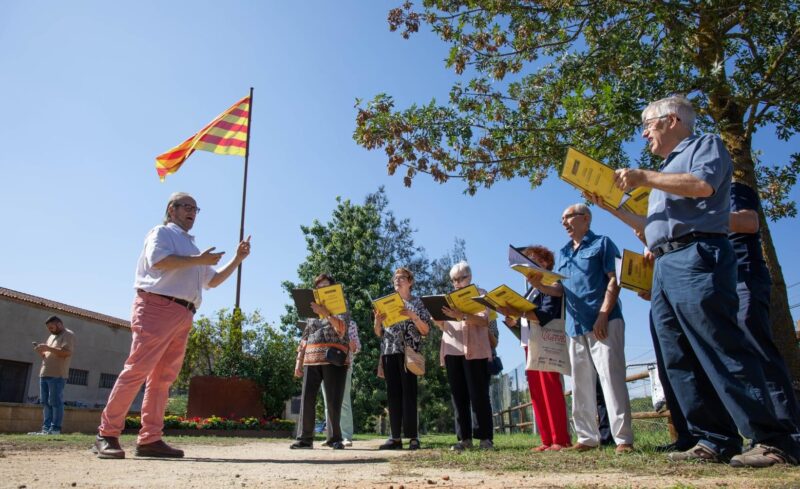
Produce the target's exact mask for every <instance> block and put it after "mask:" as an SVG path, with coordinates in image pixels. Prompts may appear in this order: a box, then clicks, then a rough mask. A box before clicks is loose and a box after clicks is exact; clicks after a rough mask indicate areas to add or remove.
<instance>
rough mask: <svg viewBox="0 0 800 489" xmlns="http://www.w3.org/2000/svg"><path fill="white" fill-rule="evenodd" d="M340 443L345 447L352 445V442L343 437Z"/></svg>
mask: <svg viewBox="0 0 800 489" xmlns="http://www.w3.org/2000/svg"><path fill="white" fill-rule="evenodd" d="M342 445H344V446H346V447H352V446H353V442H352V441H351V440H348V439H347V438H345V439H344V440H342Z"/></svg>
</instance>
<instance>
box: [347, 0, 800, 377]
mask: <svg viewBox="0 0 800 489" xmlns="http://www.w3.org/2000/svg"><path fill="white" fill-rule="evenodd" d="M422 5H423V6H422V9H421V10H417V9H415V7H414V6H413V5H412V3H411V2H406V3H405V4H403V5H402V6H401V7H399V8H396V9H393V10H391V11H390V12H389V17H388V21H389V26H390V29H391V30H397V29H400V30H401V31H402V35H403V37H406V38H408V37H409V36H410V35H411V34H412V33H414V32H417V31H418V30H419V28H420V24H421V23H427V24H428V25H429V26H430V27H431V29H432V30H433V32H434V33H436V34H437V35H438V36H439V37H440V38H441V39H442V40H443V41H444V42H446V43H448V44H449V45H450V46H451V47H450V52H449V56H448V58H447V60H446V64H447V66H448V67H449V68H452V69H453V70H455V72H456V73H458V74H465V75H468V79H467V80H465V81H464V82H458V83H456V84H455V85H454V86H453V87H452V89H451V91H450V100H449V101H448V103H447V104H443V105H439V104H437V103H436V102H435V101H431V102H430V103H428V104H425V105H421V106H418V105H412V106H410V107H408V108H405V109H402V110H398V109H396V108H395V106H394V100H393V99H392V97H391V96H390V95H386V94H380V95H377V96H376V97H375V98H374V99H373V100H371V101H369V102H367V103H363V102H361V101H358V102H357V107H358V114H357V119H356V131H355V134H354V138H355V140H356V141H357V142H358V143H359V144H361V145H362V146H364V147H365V148H368V149H376V148H383V149H384V151H385V152H386V155H387V157H388V170H389V173H390V174H394V173H395V172H396V171H397V170H398V169H402V170H403V171H404V173H405V175H404V178H405V184H406V185H411V182H412V179H413V178H414V177H415V176H416V175H417V174H418V173H427V174H429V175H431V176H432V177H433V178H434V179H435V180H436V181H438V182H446V181H447V180H449V179H451V178H458V179H462V180H463V182H464V183H465V185H466V190H465V191H466V192H468V193H469V194H474V193H475V192H476V191H477V190H478V188H480V187H485V188H488V187H491V185H492V184H493V183H494V182H496V181H498V180H502V179H510V178H516V177H523V178H527V179H528V180H529V181H530V184H531V187H537V186H538V185H540V184H541V183H542V181H543V180H544V178H545V177H546V176H547V175H548V174H549V173H550V172H551V171H552V170H553V169H555V168H557V167H558V166H559V165H560V164H561V162H562V161H563V159H564V155H565V153H566V148H567V146H575V147H578V148H581V149H583V150H585V151H587V152H589V153H590V154H592V155H593V156H594V157H596V158H598V159H600V160H602V161H605V162H607V163H609V164H610V165H612V166H616V167H624V166H629V165H630V164H631V163H632V161H631V160H632V158H630V157H629V156H628V154H626V152H625V151H624V149H623V145H624V144H625V143H626V142H630V141H631V140H633V138H634V137H635V136H636V135H638V134H639V132H640V130H641V128H640V112H641V110H642V109H643V107H644V106H645V105H646V104H647V102H649V101H651V100H654V99H658V98H662V97H664V96H667V95H669V94H672V93H681V94H685V95H686V96H688V97H689V98H690V99H691V100H692V101H693V102H694V104H695V107H696V108H697V109H698V114H699V126H700V128H701V130H707V131H713V132H717V133H719V134H720V135H721V136H722V139H723V140H724V142H725V144H726V146H727V148H728V150H729V151H730V153H731V156H732V157H733V162H734V175H735V178H736V179H739V180H741V181H743V182H745V183H747V184H748V185H750V186H752V187H753V188H756V189H758V191H759V192H760V194H761V197H762V199H763V202H764V210H763V212H761V213H760V216H759V217H760V221H761V237H762V241H763V249H764V256H765V259H766V261H767V266H768V267H769V270H770V275H771V277H772V282H773V288H772V319H773V332H774V336H775V341H776V343H777V344H778V345H780V346H781V348H782V352H783V354H784V355H785V357H786V360H787V363H789V366H790V368H791V370H792V372H793V374H794V376H795V378H799V377H800V355H798V349H797V346H796V341H795V338H794V327H793V325H792V319H791V315H790V312H789V306H788V301H787V296H786V284H785V282H784V278H783V273H782V271H781V267H780V264H779V263H778V259H777V255H776V252H775V247H774V245H773V241H772V236H771V235H770V231H769V226H768V222H767V218H770V219H771V220H776V219H779V218H782V217H794V216H795V215H796V208H795V203H794V202H793V201H790V200H789V199H788V195H789V191H790V190H791V189H792V187H793V186H794V184H795V181H796V177H797V173H798V171H800V153H795V154H793V155H792V156H791V157H790V158H789V161H777V162H766V163H769V164H768V165H761V164H759V162H758V161H757V158H756V151H755V150H757V149H758V148H753V144H752V142H753V135H754V134H755V132H756V131H757V130H759V129H764V130H769V131H774V134H775V137H776V139H778V140H781V141H788V140H789V139H790V138H792V136H794V135H795V134H796V133H797V131H798V128H799V127H800V61H799V60H800V21H799V19H800V13H798V2H797V1H796V0H788V1H787V0H764V1H758V2H755V1H741V0H740V1H735V0H715V1H707V0H693V1H688V0H661V1H649V0H644V1H636V0H596V1H585V0H558V1H547V0H546V1H525V0H471V1H456V0H424V1H423V2H422ZM633 159H635V160H637V162H638V164H639V165H642V166H648V167H652V165H653V163H654V162H653V160H652V159H651V157H650V156H649V155H648V154H647V152H646V151H645V150H643V151H642V153H641V154H640V155H638V156H637V157H636V158H633ZM401 167H402V168H401Z"/></svg>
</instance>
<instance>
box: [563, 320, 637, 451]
mask: <svg viewBox="0 0 800 489" xmlns="http://www.w3.org/2000/svg"><path fill="white" fill-rule="evenodd" d="M569 359H570V362H572V422H573V423H574V425H575V433H576V434H577V435H578V443H580V444H582V445H587V446H590V447H596V446H598V445H599V444H600V430H599V429H598V427H597V376H598V375H599V376H600V385H601V386H602V387H603V395H604V398H605V401H606V409H607V410H608V421H609V424H610V425H611V434H612V435H613V436H614V441H615V442H616V443H617V445H620V444H623V443H625V444H633V429H632V427H631V401H630V398H629V397H628V387H627V385H626V383H625V322H624V321H623V320H622V319H614V320H611V321H609V322H608V338H606V339H604V340H602V341H601V340H598V339H596V338H595V337H594V333H591V332H590V333H587V334H585V335H582V336H576V337H574V338H572V337H571V338H570V339H569Z"/></svg>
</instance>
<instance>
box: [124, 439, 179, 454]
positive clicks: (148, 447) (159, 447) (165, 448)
mask: <svg viewBox="0 0 800 489" xmlns="http://www.w3.org/2000/svg"><path fill="white" fill-rule="evenodd" d="M135 455H136V456H137V457H158V458H183V450H179V449H177V448H172V447H171V446H169V445H167V444H166V443H164V440H158V441H154V442H153V443H145V444H144V445H136V454H135Z"/></svg>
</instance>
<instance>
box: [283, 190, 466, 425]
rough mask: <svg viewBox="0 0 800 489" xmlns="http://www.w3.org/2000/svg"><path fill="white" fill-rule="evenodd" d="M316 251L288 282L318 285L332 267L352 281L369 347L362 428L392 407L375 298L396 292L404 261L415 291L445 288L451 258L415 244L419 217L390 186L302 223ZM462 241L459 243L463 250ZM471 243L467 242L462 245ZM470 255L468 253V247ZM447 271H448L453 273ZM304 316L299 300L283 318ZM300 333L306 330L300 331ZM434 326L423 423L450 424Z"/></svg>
mask: <svg viewBox="0 0 800 489" xmlns="http://www.w3.org/2000/svg"><path fill="white" fill-rule="evenodd" d="M301 230H302V232H303V234H304V235H305V240H306V247H307V250H308V255H307V256H306V259H305V261H304V262H303V263H301V264H300V265H299V267H298V277H299V283H297V284H295V283H292V282H289V281H287V282H284V288H286V289H287V290H289V289H292V288H295V287H298V286H301V287H311V286H312V284H313V281H314V277H315V276H316V275H318V274H320V273H323V272H325V273H330V274H331V275H333V277H334V278H335V279H336V280H337V281H339V282H341V283H342V284H343V285H344V289H345V295H346V297H347V300H348V304H349V306H350V313H351V315H352V317H353V319H354V320H355V322H356V324H357V325H358V327H359V330H360V335H359V337H360V339H361V345H362V350H361V353H359V354H358V355H357V356H356V360H355V363H354V367H353V388H352V396H353V415H354V422H355V427H356V430H359V431H361V430H364V429H371V426H369V425H370V424H371V423H372V422H374V421H375V419H376V417H377V416H379V415H380V414H382V413H383V411H384V408H385V405H386V389H385V387H384V381H383V380H381V379H379V378H378V377H377V375H376V374H377V366H378V357H379V355H380V351H379V339H378V338H377V337H376V336H375V333H374V332H373V329H372V324H373V315H372V306H371V303H370V298H372V299H377V298H379V297H381V296H383V295H386V294H388V293H390V292H393V288H392V284H391V278H392V273H393V272H394V269H395V268H397V267H399V266H405V267H408V268H410V269H411V270H412V271H413V272H414V275H415V279H416V283H415V289H414V292H415V293H416V294H419V295H422V294H427V293H431V291H433V290H441V288H438V287H441V284H442V280H441V266H440V264H441V263H444V262H446V261H447V260H448V259H447V258H442V259H439V260H434V261H433V262H431V261H429V260H428V259H427V258H426V257H425V253H424V250H423V249H422V248H421V247H419V246H418V245H416V244H415V243H414V239H413V233H414V230H413V229H412V227H411V223H410V221H409V220H407V219H398V218H397V217H395V215H394V213H393V212H392V211H391V210H390V209H389V201H388V199H387V197H386V194H385V192H384V190H383V189H382V188H381V189H379V190H378V192H375V193H373V194H369V195H368V196H367V197H366V198H365V200H364V202H363V203H362V204H357V203H353V202H351V201H349V200H342V199H340V198H337V206H336V208H335V209H334V210H333V214H332V216H331V218H330V220H329V221H327V222H320V221H318V220H315V221H314V222H313V223H312V224H311V225H310V226H301ZM458 246H459V245H458V244H457V247H456V248H457V249H458ZM460 246H461V249H463V243H462V244H461V245H460ZM462 254H463V253H462ZM445 277H446V275H445ZM297 320H298V317H297V313H296V310H295V308H294V307H293V306H287V313H286V314H285V315H284V316H283V317H282V318H281V321H282V323H283V324H284V325H285V326H286V327H289V326H291V325H294V324H295V323H296V322H297ZM296 334H297V335H299V334H300V330H299V329H297V330H296ZM440 338H441V336H437V331H433V332H432V333H431V335H429V337H428V338H427V339H426V340H425V342H424V353H425V357H426V366H427V369H428V372H427V373H426V375H425V376H424V377H421V378H420V385H419V399H420V429H422V430H423V432H425V431H435V430H440V431H441V430H444V429H446V430H449V429H450V428H451V427H452V410H451V409H450V404H449V397H448V395H447V392H449V391H448V390H447V387H446V382H447V380H446V378H445V376H444V374H443V373H442V372H441V369H440V368H439V366H438V351H439V339H440Z"/></svg>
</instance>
